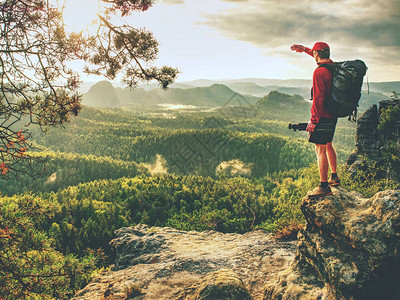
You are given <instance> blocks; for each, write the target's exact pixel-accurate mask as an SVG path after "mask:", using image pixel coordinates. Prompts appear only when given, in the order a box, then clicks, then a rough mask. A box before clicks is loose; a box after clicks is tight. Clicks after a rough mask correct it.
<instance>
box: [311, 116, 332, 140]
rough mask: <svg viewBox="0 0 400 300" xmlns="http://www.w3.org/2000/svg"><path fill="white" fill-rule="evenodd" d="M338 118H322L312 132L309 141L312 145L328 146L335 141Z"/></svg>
mask: <svg viewBox="0 0 400 300" xmlns="http://www.w3.org/2000/svg"><path fill="white" fill-rule="evenodd" d="M336 123H337V118H334V119H328V118H321V119H319V123H318V124H317V126H315V129H314V132H310V137H309V139H308V141H309V142H310V143H314V144H319V145H326V144H327V143H331V142H332V140H333V135H334V134H335V128H336Z"/></svg>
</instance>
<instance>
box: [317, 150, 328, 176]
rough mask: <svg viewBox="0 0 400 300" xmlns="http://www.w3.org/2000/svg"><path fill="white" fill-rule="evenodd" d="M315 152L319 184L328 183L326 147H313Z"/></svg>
mask: <svg viewBox="0 0 400 300" xmlns="http://www.w3.org/2000/svg"><path fill="white" fill-rule="evenodd" d="M315 151H316V153H317V160H318V169H319V177H320V179H321V182H327V181H328V170H329V162H328V156H327V153H326V152H327V151H326V145H319V144H316V145H315Z"/></svg>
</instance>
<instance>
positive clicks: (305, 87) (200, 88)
mask: <svg viewBox="0 0 400 300" xmlns="http://www.w3.org/2000/svg"><path fill="white" fill-rule="evenodd" d="M311 84H312V82H311V80H278V79H262V78H244V79H236V80H216V81H213V80H207V79H199V80H194V81H188V82H178V83H175V84H173V85H171V87H170V88H169V89H168V90H167V91H164V90H162V89H160V88H159V86H158V85H156V84H149V85H141V87H139V88H136V89H130V88H122V87H118V86H117V87H116V86H115V85H113V84H111V83H110V82H108V83H107V82H105V81H101V82H98V83H96V84H94V85H93V86H91V87H90V89H89V90H88V92H87V93H85V94H84V96H83V104H84V105H88V106H94V107H120V106H155V105H158V104H181V105H194V106H211V107H216V106H223V105H225V104H226V103H228V102H229V99H231V98H232V97H235V96H238V95H239V96H240V97H243V98H244V99H245V100H246V102H248V103H250V104H254V103H255V102H257V100H258V99H260V98H262V97H264V96H266V95H268V94H269V93H270V92H272V91H278V92H280V93H284V94H288V95H300V96H301V97H303V98H304V99H306V100H308V99H310V94H311V93H310V87H311ZM87 87H88V86H87V85H86V88H87ZM368 91H369V92H368ZM393 91H400V81H394V82H376V83H369V85H368V84H367V82H365V83H364V87H363V94H362V99H361V100H360V108H359V110H360V111H365V110H366V109H368V107H369V106H371V105H373V104H376V103H378V102H379V101H381V100H384V99H387V95H389V94H391V93H392V92H393Z"/></svg>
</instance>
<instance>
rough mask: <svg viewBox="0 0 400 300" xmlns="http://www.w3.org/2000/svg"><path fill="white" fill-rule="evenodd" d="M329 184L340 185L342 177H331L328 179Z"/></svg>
mask: <svg viewBox="0 0 400 300" xmlns="http://www.w3.org/2000/svg"><path fill="white" fill-rule="evenodd" d="M328 184H329V185H330V186H340V179H339V177H338V178H335V179H332V178H331V179H329V180H328Z"/></svg>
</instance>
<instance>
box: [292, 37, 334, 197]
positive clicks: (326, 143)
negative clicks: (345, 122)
mask: <svg viewBox="0 0 400 300" xmlns="http://www.w3.org/2000/svg"><path fill="white" fill-rule="evenodd" d="M290 49H291V50H292V51H296V52H299V53H302V52H305V53H307V54H308V55H311V56H313V57H314V59H315V62H316V63H317V65H318V67H317V68H316V69H315V71H314V74H313V89H312V90H313V93H312V94H313V95H312V96H313V103H312V106H311V120H310V122H309V123H308V126H307V131H308V132H309V133H310V138H309V142H311V143H314V144H315V150H316V153H317V161H318V169H319V176H320V180H321V182H320V184H319V186H318V188H317V189H315V190H314V191H312V193H311V194H309V195H308V196H309V197H310V198H319V197H322V196H326V195H330V194H332V190H331V188H330V187H329V185H331V186H339V185H340V179H339V178H338V176H337V171H336V169H337V156H336V152H335V149H334V148H333V146H332V140H333V135H334V133H335V127H336V123H337V118H336V117H334V116H332V115H331V114H330V113H329V112H328V110H327V109H326V108H325V107H324V99H325V97H327V96H329V95H330V93H331V88H332V73H331V71H330V70H329V65H332V64H333V61H332V60H331V59H330V58H329V57H330V49H329V46H328V44H326V43H323V42H318V43H315V45H314V47H313V48H312V49H310V48H307V47H304V46H302V45H293V46H291V47H290ZM322 65H325V66H326V67H324V66H322ZM322 124H324V126H325V128H326V127H329V128H330V129H329V130H323V131H322V130H321V131H320V130H315V129H316V128H317V129H318V128H319V127H321V125H322ZM326 124H328V125H326ZM329 167H330V169H331V173H332V175H331V179H330V180H329V181H328V171H329Z"/></svg>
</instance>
